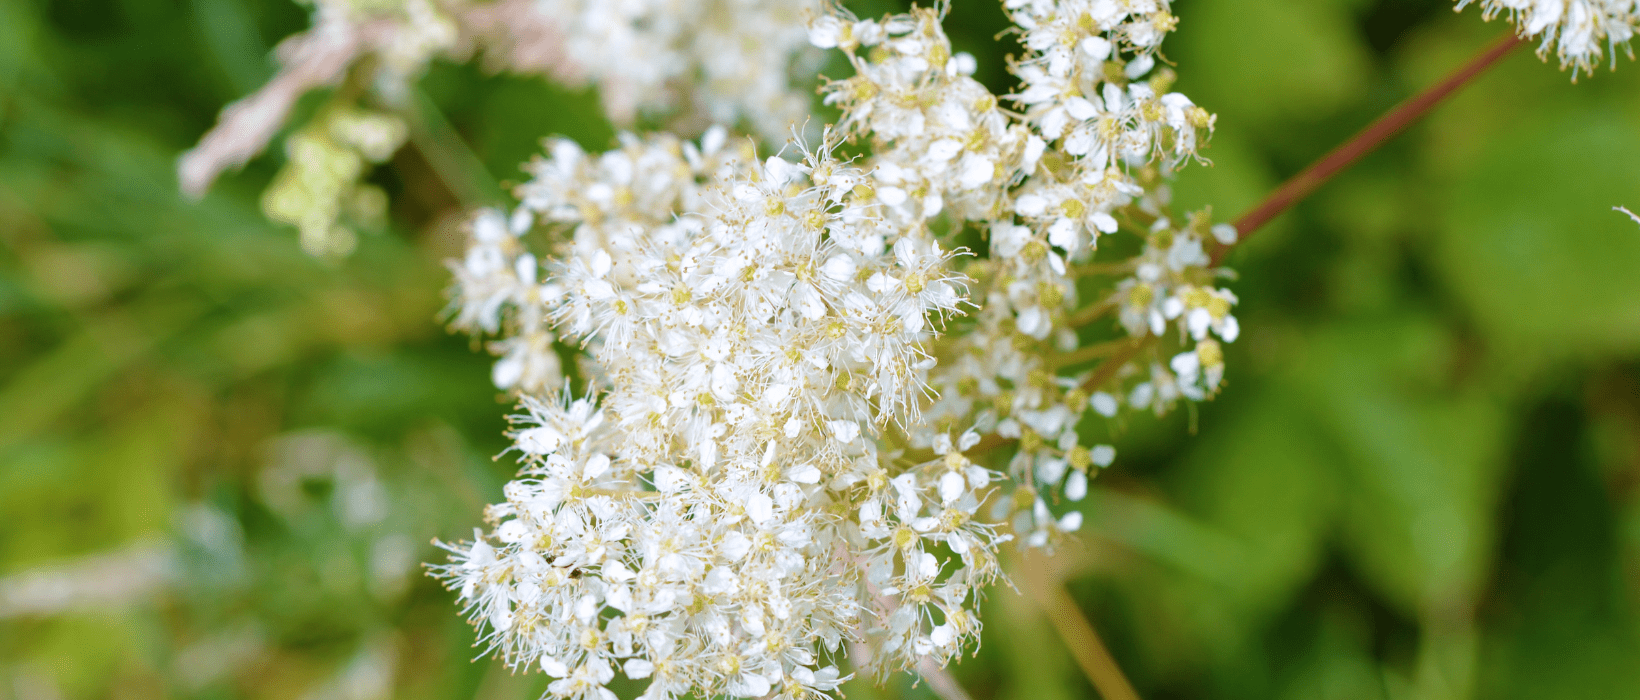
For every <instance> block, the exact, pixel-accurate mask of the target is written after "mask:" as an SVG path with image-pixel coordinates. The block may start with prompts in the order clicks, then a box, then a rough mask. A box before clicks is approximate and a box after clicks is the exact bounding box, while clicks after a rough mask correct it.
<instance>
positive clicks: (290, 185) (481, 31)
mask: <svg viewBox="0 0 1640 700" xmlns="http://www.w3.org/2000/svg"><path fill="white" fill-rule="evenodd" d="M313 4H314V9H313V26H312V27H311V28H310V29H309V30H308V31H306V32H303V33H301V34H297V35H295V36H292V37H290V38H288V39H286V40H285V41H284V42H282V43H281V44H280V47H279V51H278V53H279V59H280V63H281V64H282V69H281V70H280V72H279V74H278V75H276V76H275V77H274V78H273V79H272V80H270V81H269V82H268V83H267V85H265V86H264V87H263V88H262V89H261V90H259V91H258V92H257V93H255V94H253V95H250V96H248V97H246V98H244V99H242V100H240V101H238V102H236V103H234V104H232V105H229V106H228V107H227V108H226V109H224V110H223V113H222V117H221V119H220V120H219V122H218V124H217V126H216V127H215V128H214V129H212V130H211V132H210V133H208V134H206V135H205V137H204V138H202V139H201V141H200V143H199V145H198V146H196V147H195V148H193V149H192V150H190V151H189V152H188V153H186V154H184V155H183V157H182V159H181V161H180V163H179V164H178V175H179V178H180V180H181V182H182V188H183V190H184V191H186V192H188V193H189V194H191V195H193V196H200V195H202V194H204V192H205V190H206V189H207V188H209V187H210V184H211V182H212V181H213V180H215V178H216V177H217V175H218V174H220V173H221V172H222V171H223V170H225V169H228V168H231V167H236V166H238V165H241V164H243V163H245V162H246V161H248V160H249V159H250V158H251V157H253V156H255V155H256V154H257V153H260V152H261V151H262V150H263V149H264V148H265V147H266V146H267V144H268V142H269V141H270V140H271V139H272V138H273V136H274V134H275V133H276V132H277V131H278V130H279V128H280V127H281V126H282V124H283V122H284V121H285V119H286V117H287V115H288V114H289V113H290V112H291V111H292V109H293V108H294V106H295V103H296V100H297V99H298V98H300V97H301V96H302V95H304V94H306V93H307V92H308V91H310V90H313V89H316V88H321V87H329V86H337V85H346V86H347V88H348V89H342V90H338V91H337V94H336V96H335V97H333V98H332V100H331V104H330V105H328V106H327V107H326V108H325V109H324V110H323V112H322V114H321V117H323V116H324V115H349V114H370V115H373V118H378V119H382V120H390V121H393V122H395V123H398V125H397V126H396V127H395V128H396V130H397V132H398V136H397V138H396V139H394V140H392V142H391V143H390V144H389V147H388V148H387V149H386V150H385V152H382V153H375V152H374V151H369V152H368V154H369V157H368V160H369V161H372V162H380V161H381V160H383V159H385V158H387V157H389V156H391V155H392V153H393V152H394V151H396V150H397V149H398V146H399V145H400V144H401V143H402V142H403V141H404V137H405V133H406V128H405V126H404V125H403V124H402V119H401V115H402V114H404V113H414V112H416V110H417V109H418V108H417V106H416V105H415V103H414V100H413V99H412V91H413V89H414V87H413V86H414V81H415V80H416V79H418V78H419V77H420V76H421V74H422V73H423V72H425V70H426V69H427V66H428V64H429V63H431V62H432V61H433V60H434V59H435V58H450V59H455V60H465V59H466V58H468V57H470V56H471V55H472V54H473V53H474V52H482V53H483V55H484V58H485V59H486V62H487V64H488V65H489V66H490V67H491V68H492V69H494V70H498V71H508V72H513V73H518V74H524V75H542V76H549V77H551V78H553V79H555V80H557V81H559V82H561V83H567V84H570V85H577V86H585V85H592V86H596V87H597V88H598V90H599V94H600V96H601V97H602V99H603V103H604V107H605V112H606V114H607V116H608V117H609V118H610V119H611V120H612V121H614V122H615V123H617V124H621V125H629V124H631V123H632V122H633V121H634V120H635V119H636V118H637V117H638V116H639V115H640V114H651V115H653V116H656V117H659V118H663V119H665V120H667V121H668V122H669V123H670V124H671V125H672V128H673V129H675V130H678V131H681V132H686V133H692V134H698V133H700V132H701V131H703V130H704V129H705V128H706V127H707V126H708V125H709V124H711V123H726V124H735V123H744V124H746V125H747V127H748V128H750V129H751V131H752V132H753V133H756V134H758V135H760V136H761V137H763V138H765V139H769V140H773V141H779V140H783V139H784V138H786V137H787V136H788V135H789V134H790V132H791V130H792V128H793V126H794V125H800V124H802V123H803V121H804V120H805V119H807V117H808V113H809V108H810V106H811V99H810V97H809V95H808V94H807V92H806V89H805V88H806V86H803V85H797V84H794V82H799V83H800V82H801V81H802V80H804V76H811V75H812V74H813V73H814V71H815V70H816V69H817V67H818V61H819V60H820V58H821V54H820V53H819V52H818V51H817V50H816V49H815V48H813V47H811V46H809V45H808V41H807V34H806V31H805V29H804V17H805V15H806V14H811V13H812V12H813V11H814V10H815V9H817V8H818V5H817V4H816V3H815V2H814V0H777V1H774V2H765V1H762V0H687V1H678V0H668V1H664V2H663V1H661V0H627V1H625V2H599V1H596V0H494V1H482V0H315V1H314V3H313ZM366 103H369V104H366ZM336 131H337V129H336V127H335V125H334V124H331V123H328V122H326V121H325V120H324V119H323V118H320V119H316V120H315V122H313V123H310V124H309V125H307V126H304V127H303V128H302V129H301V130H299V133H300V134H302V135H303V136H301V137H299V138H300V139H305V141H304V142H302V143H297V142H295V141H292V142H291V143H289V144H287V148H286V151H287V154H288V155H289V156H290V160H289V162H288V163H287V165H286V167H285V169H284V171H282V172H281V173H280V176H279V178H280V180H279V182H278V183H276V185H275V189H278V190H279V191H278V192H274V191H271V190H270V192H269V193H268V195H267V199H268V205H267V206H266V207H265V209H266V212H267V214H268V215H269V217H270V218H273V219H275V220H277V221H282V222H285V223H291V224H294V225H297V226H299V227H300V228H301V229H302V240H303V244H304V246H305V247H306V248H307V249H308V250H309V251H311V252H314V253H331V254H345V253H346V252H347V251H349V250H351V248H352V241H353V235H352V231H351V229H349V228H348V227H347V226H345V225H344V224H340V223H338V222H339V221H340V220H344V219H347V218H348V217H345V216H342V215H341V213H339V210H340V209H342V207H341V205H339V204H338V203H337V202H336V201H334V200H335V196H333V195H332V194H329V193H332V192H340V193H352V192H354V191H355V190H358V191H361V192H366V193H368V194H370V195H371V196H372V199H371V200H370V202H371V203H372V204H375V203H377V202H379V201H380V200H381V197H380V196H379V195H380V190H377V189H375V188H371V187H368V186H363V185H360V184H359V182H360V178H361V177H362V176H363V175H364V174H365V170H364V168H363V167H361V164H358V163H356V164H353V165H351V166H347V164H345V163H340V160H339V159H341V160H348V159H349V158H350V156H348V155H347V154H346V153H344V151H349V150H357V149H353V148H351V144H348V143H347V142H346V141H347V140H346V139H345V138H341V139H337V138H331V136H333V135H334V134H333V132H336ZM315 137H317V138H318V139H320V140H325V139H328V142H327V143H321V144H319V146H322V147H321V148H315V147H314V143H315ZM351 160H353V161H357V160H359V159H358V158H356V157H353V158H351ZM344 166H346V167H344ZM317 179H322V180H324V184H325V185H326V188H328V189H325V188H322V189H324V191H323V192H320V191H318V190H314V189H313V188H305V187H300V186H295V185H297V184H300V183H302V182H314V181H316V180H317Z"/></svg>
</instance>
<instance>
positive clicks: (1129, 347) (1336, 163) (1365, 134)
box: [973, 32, 1521, 700]
mask: <svg viewBox="0 0 1640 700" xmlns="http://www.w3.org/2000/svg"><path fill="white" fill-rule="evenodd" d="M1520 43H1521V40H1520V39H1519V38H1518V37H1516V36H1515V35H1514V33H1513V32H1510V33H1509V34H1507V35H1505V36H1504V37H1502V38H1500V39H1498V40H1497V41H1494V42H1492V43H1491V44H1490V45H1488V46H1487V47H1486V48H1485V49H1483V50H1482V51H1481V52H1480V53H1479V54H1477V55H1476V56H1475V57H1474V58H1473V59H1471V60H1470V61H1469V63H1467V64H1465V65H1464V66H1463V67H1461V68H1459V69H1458V70H1457V71H1455V72H1453V73H1452V74H1451V75H1450V76H1448V77H1447V78H1446V79H1445V80H1442V81H1441V82H1439V83H1437V84H1435V85H1434V86H1432V87H1430V88H1429V89H1427V90H1424V91H1423V92H1421V93H1419V94H1418V95H1416V96H1414V97H1413V98H1412V99H1409V100H1407V101H1405V102H1402V103H1401V104H1400V105H1399V106H1397V107H1396V108H1395V109H1393V110H1391V111H1390V112H1389V113H1387V114H1385V115H1384V116H1382V117H1379V118H1378V120H1377V121H1374V122H1373V123H1372V124H1370V125H1368V126H1367V128H1365V129H1362V130H1361V132H1360V133H1358V134H1356V135H1355V136H1354V137H1353V138H1351V139H1350V140H1349V141H1346V142H1344V144H1343V145H1341V146H1339V147H1338V148H1335V149H1333V150H1332V152H1330V153H1328V154H1327V155H1325V156H1322V158H1321V159H1320V160H1318V161H1316V162H1315V163H1313V164H1311V165H1310V167H1308V168H1305V169H1304V170H1303V172H1300V173H1299V174H1297V175H1294V176H1293V177H1292V178H1290V179H1288V180H1287V181H1286V182H1284V183H1282V185H1281V186H1280V187H1278V188H1276V189H1275V191H1273V192H1271V193H1270V195H1269V196H1267V197H1265V198H1264V201H1263V202H1260V203H1259V204H1258V206H1256V207H1253V209H1252V210H1251V211H1249V212H1247V213H1246V214H1243V215H1242V217H1241V218H1240V219H1237V220H1236V223H1235V226H1236V234H1237V235H1236V242H1235V243H1231V244H1229V245H1221V246H1218V247H1217V248H1216V249H1215V250H1214V251H1213V256H1212V259H1213V265H1214V266H1217V265H1219V264H1220V263H1221V262H1223V260H1224V258H1225V256H1226V255H1228V254H1229V253H1230V251H1231V250H1233V249H1235V247H1236V245H1238V244H1240V243H1241V242H1242V241H1245V240H1247V238H1248V237H1250V236H1252V235H1253V233H1254V232H1256V231H1258V230H1259V228H1261V227H1263V226H1264V225H1265V224H1267V223H1269V222H1270V220H1271V219H1274V218H1276V217H1277V216H1279V215H1280V214H1281V213H1282V212H1285V211H1287V210H1288V209H1290V208H1292V206H1293V205H1294V204H1297V203H1298V202H1300V201H1302V200H1303V199H1304V198H1306V197H1308V196H1310V194H1311V193H1313V192H1315V190H1316V189H1317V188H1319V187H1320V186H1321V185H1323V184H1325V183H1326V182H1327V181H1328V180H1330V179H1332V177H1333V176H1334V175H1337V174H1338V173H1339V172H1342V171H1343V170H1344V169H1345V168H1348V167H1349V166H1350V165H1352V164H1354V163H1355V162H1356V161H1358V160H1360V159H1361V158H1362V157H1363V156H1365V155H1367V154H1368V153H1371V152H1373V151H1374V150H1377V149H1378V147H1379V146H1381V145H1383V144H1384V143H1385V142H1386V141H1388V140H1389V139H1391V138H1393V137H1394V136H1395V135H1397V134H1399V133H1401V132H1402V131H1404V130H1405V129H1406V128H1407V127H1408V126H1410V125H1411V124H1412V123H1413V122H1415V121H1417V120H1418V119H1419V118H1421V117H1423V116H1424V115H1425V114H1428V113H1429V111H1430V110H1432V109H1434V108H1435V106H1436V105H1438V104H1440V103H1441V102H1443V101H1444V100H1445V99H1446V98H1447V97H1450V96H1451V95H1452V94H1453V93H1454V92H1456V91H1457V90H1458V88H1460V87H1463V86H1464V85H1466V84H1468V83H1469V82H1470V81H1472V80H1474V79H1475V78H1476V77H1477V76H1479V75H1481V74H1482V73H1485V72H1486V69H1487V68H1490V67H1492V65H1493V64H1495V63H1497V62H1498V60H1499V59H1501V58H1503V57H1504V56H1506V55H1508V54H1509V52H1510V51H1511V50H1512V49H1514V48H1515V47H1516V46H1518V45H1519V44H1520ZM1155 341H1156V336H1146V337H1145V338H1143V339H1140V340H1137V341H1134V342H1130V343H1127V344H1125V345H1122V346H1119V347H1118V348H1117V349H1116V350H1115V351H1114V352H1111V353H1110V356H1109V357H1108V358H1106V359H1105V361H1104V362H1102V363H1101V364H1100V365H1099V367H1098V369H1096V370H1094V372H1093V374H1092V375H1091V376H1089V377H1088V379H1087V381H1085V382H1083V383H1082V387H1083V388H1084V389H1086V390H1090V391H1091V390H1093V389H1096V388H1098V387H1100V386H1102V385H1103V384H1104V383H1105V382H1108V381H1110V380H1111V379H1113V378H1114V377H1115V375H1116V372H1117V371H1118V370H1120V369H1121V368H1122V367H1123V366H1125V365H1126V364H1127V363H1128V362H1129V361H1131V360H1132V359H1133V358H1134V357H1136V356H1138V355H1139V353H1141V352H1144V350H1145V349H1146V348H1147V347H1149V346H1151V345H1152V344H1154V343H1155ZM1101 354H1102V352H1101ZM1006 442H1008V441H1007V440H1003V439H1000V438H997V436H995V435H992V436H989V437H987V438H986V439H985V440H984V441H982V442H981V443H980V444H978V445H975V449H974V450H973V451H974V452H982V451H986V450H989V449H993V448H996V447H999V446H1001V445H1002V444H1004V443H1006ZM1039 586H1041V587H1042V588H1043V589H1045V590H1040V591H1039V593H1042V594H1044V595H1047V596H1048V601H1047V602H1048V604H1049V608H1050V610H1051V613H1050V615H1051V617H1053V619H1054V622H1055V627H1056V628H1057V629H1058V630H1059V632H1060V636H1061V637H1062V638H1063V639H1064V641H1065V643H1066V644H1067V645H1068V646H1070V647H1072V651H1073V652H1076V653H1075V657H1076V659H1077V660H1078V662H1079V663H1080V664H1081V665H1082V666H1083V669H1084V671H1086V672H1087V674H1088V677H1089V679H1090V680H1092V681H1093V684H1094V686H1095V687H1096V689H1097V690H1098V691H1099V694H1100V695H1101V696H1102V697H1104V698H1107V699H1126V698H1133V699H1134V700H1137V698H1138V695H1137V694H1135V693H1134V691H1133V685H1132V684H1131V683H1130V682H1128V680H1127V677H1126V676H1124V675H1123V674H1122V670H1121V667H1120V666H1118V665H1117V664H1116V662H1115V659H1112V658H1111V657H1110V653H1109V652H1108V651H1106V649H1105V646H1104V644H1103V643H1102V642H1101V641H1100V640H1099V633H1098V632H1097V631H1096V630H1095V629H1094V628H1093V625H1092V624H1091V623H1090V622H1088V621H1087V619H1086V618H1085V617H1083V616H1082V615H1081V611H1080V610H1079V609H1078V608H1077V607H1076V605H1075V601H1074V600H1071V598H1070V595H1069V594H1068V593H1066V592H1065V590H1064V588H1063V585H1062V584H1061V583H1059V582H1055V581H1046V582H1041V583H1040V584H1039ZM1071 617H1074V618H1075V619H1068V618H1071Z"/></svg>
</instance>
